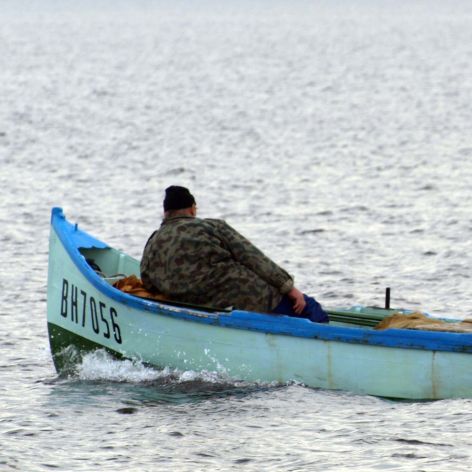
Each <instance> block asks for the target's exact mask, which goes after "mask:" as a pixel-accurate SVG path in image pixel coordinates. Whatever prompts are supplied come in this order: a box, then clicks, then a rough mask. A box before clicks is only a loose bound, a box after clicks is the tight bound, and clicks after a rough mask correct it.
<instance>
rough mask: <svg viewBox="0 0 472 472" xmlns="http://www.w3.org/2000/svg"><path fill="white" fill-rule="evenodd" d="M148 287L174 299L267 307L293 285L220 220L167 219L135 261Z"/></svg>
mask: <svg viewBox="0 0 472 472" xmlns="http://www.w3.org/2000/svg"><path fill="white" fill-rule="evenodd" d="M141 278H142V281H143V284H144V286H145V287H146V288H147V289H149V290H157V291H158V292H160V293H162V294H164V295H167V296H168V297H169V298H171V299H173V300H177V301H182V302H187V303H195V304H198V305H210V306H214V307H217V308H224V307H228V306H233V307H234V308H239V309H242V310H251V311H260V312H267V311H271V310H272V309H273V308H275V307H276V306H277V305H278V303H279V302H280V300H281V298H282V294H284V293H287V292H288V291H290V289H291V288H292V287H293V279H292V277H291V276H290V275H289V274H288V273H287V272H286V271H285V270H283V269H282V268H280V267H279V266H278V265H277V264H275V262H273V261H271V260H270V259H269V258H268V257H267V256H265V255H264V254H263V253H262V252H261V251H260V250H259V249H257V248H256V247H255V246H254V245H253V244H252V243H251V242H250V241H248V240H247V239H246V238H244V237H243V236H242V235H240V234H239V233H238V232H237V231H236V230H234V229H233V228H232V227H231V226H229V225H228V224H227V223H225V222H224V221H223V220H216V219H200V218H193V217H189V216H178V217H174V218H168V219H166V220H164V221H163V222H162V225H161V227H160V228H159V230H157V231H155V232H154V233H153V234H152V235H151V237H150V238H149V240H148V242H147V244H146V247H145V248H144V253H143V257H142V260H141Z"/></svg>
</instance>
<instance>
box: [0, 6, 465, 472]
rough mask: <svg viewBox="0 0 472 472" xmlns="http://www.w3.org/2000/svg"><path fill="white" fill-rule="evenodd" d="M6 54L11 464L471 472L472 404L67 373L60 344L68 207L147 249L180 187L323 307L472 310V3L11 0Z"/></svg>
mask: <svg viewBox="0 0 472 472" xmlns="http://www.w3.org/2000/svg"><path fill="white" fill-rule="evenodd" d="M0 52H1V53H0V189H1V205H0V228H1V231H0V249H1V250H0V258H1V259H0V261H1V264H0V271H1V277H0V323H1V324H0V326H1V328H0V406H1V408H0V438H1V439H0V444H1V448H0V470H7V471H13V470H18V471H47V470H64V471H76V470H77V471H79V470H82V471H95V470H97V471H103V470H116V469H117V468H119V469H121V470H125V471H134V470H136V471H155V470H176V471H195V470H248V471H260V470H274V471H275V470H277V471H278V470H280V471H295V470H297V471H299V470H313V471H318V470H320V471H321V470H322V471H327V470H330V471H342V470H357V471H375V470H382V471H383V470H395V471H397V470H398V471H420V470H423V471H428V472H429V471H441V472H442V471H449V470H450V471H466V470H470V468H471V467H472V457H471V452H470V451H471V446H472V426H471V423H472V400H467V399H464V400H462V399H458V400H444V401H436V402H401V401H390V400H386V399H380V398H375V397H369V396H362V395H354V394H352V393H349V392H331V391H324V390H317V389H312V388H307V387H305V386H303V385H299V384H288V385H280V384H252V383H249V384H248V383H245V382H240V381H237V380H234V379H228V378H226V377H225V376H224V375H221V374H218V373H215V372H192V371H189V372H183V371H175V370H173V369H171V368H170V367H169V366H168V367H165V368H163V369H162V370H156V369H151V368H149V367H147V366H143V365H141V364H140V363H137V362H131V361H121V362H119V361H116V360H113V359H112V358H110V357H109V356H107V355H106V354H105V353H104V352H95V353H92V354H89V355H87V356H86V357H85V358H84V359H83V362H82V363H81V364H80V365H79V366H78V367H77V369H76V370H75V371H74V372H73V373H71V374H70V375H69V376H62V377H61V376H58V375H57V374H56V372H55V370H54V367H53V364H52V361H51V355H50V351H49V347H48V340H47V331H46V277H47V251H48V233H49V218H50V210H51V207H53V206H61V207H63V209H64V211H65V213H66V215H67V217H68V218H69V219H70V220H71V221H73V222H78V223H79V225H80V226H81V227H82V228H83V229H85V230H86V231H88V232H90V233H92V234H94V235H96V236H97V237H99V238H100V239H102V240H104V241H106V242H107V243H109V244H110V245H112V246H114V247H117V248H119V249H122V250H124V251H126V252H127V253H129V254H131V255H133V256H134V257H136V258H139V257H140V256H141V252H142V248H143V246H144V244H145V242H146V240H147V238H148V236H149V235H150V234H151V232H152V231H153V230H154V229H155V228H156V227H158V225H159V224H160V219H161V216H162V207H161V205H162V199H163V192H164V189H165V188H166V187H167V186H168V185H171V184H180V185H186V186H188V187H189V188H190V189H191V191H192V192H193V193H194V195H195V197H196V199H197V203H198V211H199V213H200V215H201V216H203V217H217V218H224V219H226V220H227V221H228V223H229V224H231V225H232V226H234V227H235V228H236V229H237V230H239V231H240V232H241V233H243V234H244V235H246V236H247V237H248V238H249V239H251V240H252V241H253V242H254V243H255V244H256V245H258V246H259V247H260V248H261V249H262V250H263V251H264V252H265V253H266V254H268V255H269V256H270V257H272V258H273V259H274V260H275V261H276V262H277V263H279V264H280V265H282V266H283V267H285V268H286V269H287V270H288V271H289V272H290V273H291V274H293V275H294V276H295V280H296V285H297V286H298V287H299V288H300V289H302V290H304V291H305V292H307V293H310V294H312V295H315V296H316V297H317V299H318V300H319V301H320V302H321V303H322V304H323V305H325V306H328V307H329V306H350V305H356V304H360V305H377V306H378V305H380V306H381V305H382V304H383V302H384V292H385V288H386V287H391V289H392V305H393V306H394V307H403V308H410V309H415V310H422V311H428V312H430V313H431V314H433V315H434V316H447V317H455V318H461V319H462V318H466V317H470V316H472V297H471V290H472V286H471V275H472V271H471V266H472V243H471V240H472V222H471V218H470V216H471V209H472V200H471V197H472V194H471V182H472V133H471V121H472V4H470V2H467V1H452V2H447V3H445V2H439V1H435V0H432V1H420V0H416V1H412V2H406V1H396V2H394V1H387V0H380V1H376V2H374V1H367V0H360V1H354V0H344V1H332V2H325V1H321V0H320V1H311V2H309V1H307V2H300V1H298V2H277V1H274V2H272V1H268V0H266V1H262V0H256V1H255V2H236V1H233V0H228V1H225V2H216V1H206V2H203V1H195V2H183V1H178V2H170V1H159V2H157V1H156V2H154V1H151V0H140V1H131V0H130V1H127V0H121V1H117V2H111V1H105V0H104V1H98V2H92V1H91V0H90V1H77V2H68V1H65V2H58V1H54V0H43V1H41V2H33V1H24V0H21V1H13V0H11V1H9V0H3V1H2V2H1V5H0ZM471 375H472V373H471Z"/></svg>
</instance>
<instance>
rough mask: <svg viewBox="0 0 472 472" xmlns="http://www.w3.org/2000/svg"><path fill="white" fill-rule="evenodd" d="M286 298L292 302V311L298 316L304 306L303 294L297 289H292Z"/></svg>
mask: <svg viewBox="0 0 472 472" xmlns="http://www.w3.org/2000/svg"><path fill="white" fill-rule="evenodd" d="M287 296H288V297H289V298H290V300H292V301H293V310H294V311H295V313H296V314H297V315H300V314H301V312H302V311H303V309H304V308H305V306H306V302H305V297H304V296H303V293H302V292H300V290H298V288H295V287H293V288H292V290H290V292H288V293H287Z"/></svg>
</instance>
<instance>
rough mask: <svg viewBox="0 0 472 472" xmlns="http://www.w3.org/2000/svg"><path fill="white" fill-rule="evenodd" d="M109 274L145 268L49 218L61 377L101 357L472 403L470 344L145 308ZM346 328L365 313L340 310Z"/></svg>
mask: <svg viewBox="0 0 472 472" xmlns="http://www.w3.org/2000/svg"><path fill="white" fill-rule="evenodd" d="M86 259H94V260H95V261H99V265H100V267H101V269H102V270H103V271H104V272H105V273H106V274H108V275H112V274H115V273H123V274H126V275H130V274H133V273H135V274H139V263H138V261H136V260H134V259H132V258H131V257H129V256H127V255H126V254H124V253H121V252H119V251H117V250H115V249H112V248H110V247H108V246H107V245H106V244H104V243H103V242H101V241H99V240H97V239H95V238H93V237H92V236H90V235H88V234H87V233H85V232H83V231H81V230H79V229H78V227H77V226H74V225H72V224H70V223H68V222H67V220H66V219H65V217H64V215H63V213H62V210H61V209H58V208H55V209H53V212H52V227H51V235H50V248H49V273H48V308H47V311H48V313H47V316H48V330H49V338H50V345H51V352H52V355H53V359H54V362H55V365H56V368H57V369H58V371H60V370H61V369H63V368H64V367H65V365H64V363H65V362H66V360H67V361H70V349H71V346H75V349H76V350H77V351H90V350H94V349H97V348H105V349H106V350H108V351H109V352H111V353H112V354H114V355H115V356H117V357H125V358H130V359H138V360H140V361H142V362H145V363H148V364H151V365H153V366H156V367H165V366H168V367H171V368H175V369H179V370H184V371H186V370H193V371H202V370H206V371H216V372H218V373H219V374H220V375H222V376H227V377H228V378H231V379H238V380H245V381H249V382H282V383H285V382H290V381H296V382H301V383H303V384H305V385H307V386H310V387H315V388H324V389H339V390H347V391H351V392H354V393H359V394H370V395H377V396H383V397H393V398H406V399H440V398H455V397H472V339H471V338H472V335H469V334H457V333H433V332H420V331H409V330H397V329H395V330H386V331H375V330H373V329H372V328H369V327H364V326H360V325H355V324H353V325H349V324H348V323H335V322H333V323H330V325H319V324H315V323H311V322H309V321H307V320H303V319H298V318H290V317H285V316H282V317H280V316H274V315H269V314H262V313H251V312H245V311H239V310H234V311H227V312H226V311H223V312H218V311H207V310H203V309H198V308H191V307H182V306H173V305H169V304H164V303H158V302H155V301H150V300H145V299H139V298H137V297H133V296H130V295H127V294H125V293H123V292H120V291H119V290H117V289H115V288H113V287H112V286H111V284H110V281H107V280H106V278H103V277H101V276H100V275H98V274H97V273H96V272H95V271H94V270H93V269H92V268H91V267H90V264H89V263H88V262H87V261H86ZM333 312H336V313H342V314H343V315H344V317H345V320H348V319H349V316H350V315H352V317H353V318H359V317H360V318H362V313H363V312H362V310H359V309H356V308H354V309H344V310H342V309H337V310H334V311H333Z"/></svg>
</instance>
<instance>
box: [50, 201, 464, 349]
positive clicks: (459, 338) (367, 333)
mask: <svg viewBox="0 0 472 472" xmlns="http://www.w3.org/2000/svg"><path fill="white" fill-rule="evenodd" d="M51 226H52V228H53V229H54V231H55V233H56V235H57V236H58V238H59V240H60V241H61V243H62V245H63V247H64V249H65V250H66V252H67V253H68V254H69V256H70V257H71V259H72V262H73V263H74V265H75V266H76V267H77V269H78V270H79V271H80V272H81V274H82V275H83V276H84V277H85V278H86V280H87V281H88V282H89V283H91V284H92V285H93V286H94V287H95V288H96V289H97V290H98V291H99V292H101V293H102V294H103V295H104V296H106V297H108V298H111V299H113V300H115V301H117V302H119V303H122V304H124V305H127V306H130V307H132V308H135V309H138V310H144V311H146V312H151V313H153V314H158V315H164V316H171V317H174V318H179V319H182V320H185V321H193V322H198V323H205V324H211V325H216V326H221V327H227V328H235V329H241V330H251V331H259V332H264V333H266V334H267V335H285V336H295V337H301V338H311V339H318V340H320V341H337V342H345V343H351V344H367V345H377V346H384V347H391V348H400V349H419V350H427V351H446V352H460V353H472V335H471V334H467V333H451V332H436V331H434V332H433V331H420V330H407V329H387V330H373V329H372V328H371V329H366V328H363V327H345V326H342V327H341V326H333V325H329V324H327V325H325V324H319V323H312V322H311V321H309V320H306V319H302V318H296V317H289V316H284V315H282V316H281V315H273V314H269V313H257V312H249V311H244V310H232V311H229V312H228V311H216V312H207V311H203V310H199V309H197V308H190V307H181V306H173V305H169V304H166V303H162V302H160V301H155V300H147V299H143V298H139V297H135V296H132V295H129V294H126V293H124V292H122V291H120V290H118V289H116V288H114V287H113V286H112V285H110V284H109V283H108V282H106V281H105V280H103V279H102V278H101V277H100V276H99V275H98V274H97V273H96V272H95V271H94V270H93V269H92V268H91V267H90V266H89V265H88V263H87V262H86V260H85V257H84V256H83V255H82V254H81V253H80V250H79V249H92V248H97V249H111V247H110V246H109V245H107V244H105V243H103V242H102V241H100V240H98V239H96V238H95V237H93V236H91V235H90V234H89V233H87V232H85V231H82V230H80V229H79V228H78V225H77V224H75V225H74V224H72V223H70V222H69V221H68V220H67V219H66V217H65V215H64V213H63V210H62V208H59V207H54V208H53V209H52V212H51ZM74 233H76V234H77V236H76V240H77V239H80V240H82V241H83V243H84V244H77V241H74V236H73V234H74ZM326 311H328V313H329V309H328V310H326ZM275 317H277V322H276V323H274V318H275Z"/></svg>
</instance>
